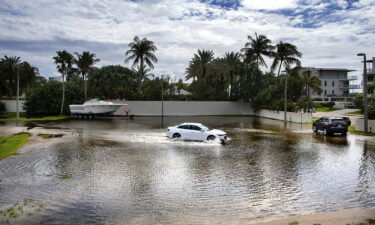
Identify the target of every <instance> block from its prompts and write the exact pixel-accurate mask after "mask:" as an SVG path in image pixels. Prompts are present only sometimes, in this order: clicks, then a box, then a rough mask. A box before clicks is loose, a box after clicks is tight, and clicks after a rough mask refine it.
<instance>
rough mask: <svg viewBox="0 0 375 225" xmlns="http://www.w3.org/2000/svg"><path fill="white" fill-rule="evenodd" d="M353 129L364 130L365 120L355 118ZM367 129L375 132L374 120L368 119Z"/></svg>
mask: <svg viewBox="0 0 375 225" xmlns="http://www.w3.org/2000/svg"><path fill="white" fill-rule="evenodd" d="M355 129H356V130H358V131H365V120H364V119H363V118H359V119H356V120H355ZM368 131H369V132H371V133H374V134H375V120H368Z"/></svg>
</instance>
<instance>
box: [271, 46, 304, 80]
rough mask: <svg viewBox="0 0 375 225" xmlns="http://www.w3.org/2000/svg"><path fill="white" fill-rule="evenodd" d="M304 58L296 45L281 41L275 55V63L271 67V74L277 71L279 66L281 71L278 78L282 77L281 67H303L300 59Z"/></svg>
mask: <svg viewBox="0 0 375 225" xmlns="http://www.w3.org/2000/svg"><path fill="white" fill-rule="evenodd" d="M301 57H302V53H301V52H299V51H298V50H297V47H296V46H295V45H292V44H290V43H284V42H282V41H280V42H279V43H278V44H277V45H276V51H275V52H274V53H273V58H274V59H273V63H272V66H271V72H273V71H275V69H276V67H277V65H279V71H278V73H277V76H279V75H280V71H281V66H283V65H284V67H285V69H290V68H291V66H292V65H293V64H297V65H298V66H300V65H301V62H300V61H299V59H298V58H301Z"/></svg>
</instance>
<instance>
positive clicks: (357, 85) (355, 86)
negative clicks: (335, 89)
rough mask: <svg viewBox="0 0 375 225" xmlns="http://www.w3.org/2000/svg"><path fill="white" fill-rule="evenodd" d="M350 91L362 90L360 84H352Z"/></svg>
mask: <svg viewBox="0 0 375 225" xmlns="http://www.w3.org/2000/svg"><path fill="white" fill-rule="evenodd" d="M349 89H362V86H361V85H360V84H350V85H349Z"/></svg>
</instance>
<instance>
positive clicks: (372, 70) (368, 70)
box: [366, 68, 375, 73]
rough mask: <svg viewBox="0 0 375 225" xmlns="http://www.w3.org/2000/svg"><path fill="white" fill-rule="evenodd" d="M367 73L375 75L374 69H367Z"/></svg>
mask: <svg viewBox="0 0 375 225" xmlns="http://www.w3.org/2000/svg"><path fill="white" fill-rule="evenodd" d="M366 71H367V73H375V69H374V68H370V69H367V70H366Z"/></svg>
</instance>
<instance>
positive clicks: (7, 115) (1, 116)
mask: <svg viewBox="0 0 375 225" xmlns="http://www.w3.org/2000/svg"><path fill="white" fill-rule="evenodd" d="M16 116H17V113H16V112H3V113H0V119H12V118H16ZM20 117H26V113H25V112H20Z"/></svg>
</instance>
